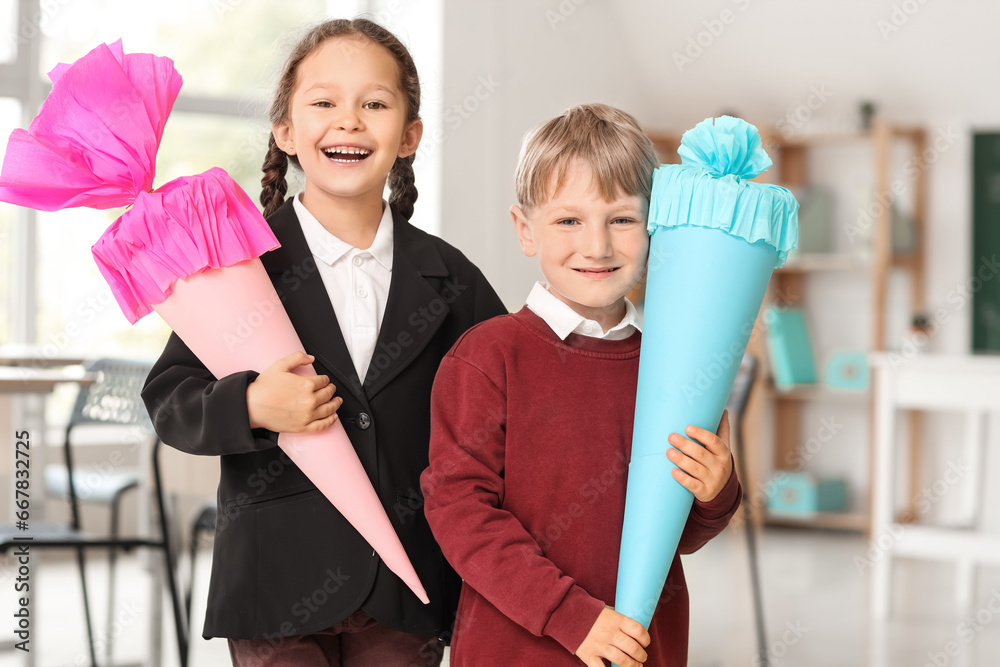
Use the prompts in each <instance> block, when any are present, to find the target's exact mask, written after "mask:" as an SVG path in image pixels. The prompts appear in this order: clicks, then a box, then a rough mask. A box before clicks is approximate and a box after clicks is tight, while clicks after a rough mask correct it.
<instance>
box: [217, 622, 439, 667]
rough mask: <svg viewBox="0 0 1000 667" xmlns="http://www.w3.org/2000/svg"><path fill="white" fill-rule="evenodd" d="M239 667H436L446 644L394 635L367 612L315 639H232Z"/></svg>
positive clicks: (233, 654)
mask: <svg viewBox="0 0 1000 667" xmlns="http://www.w3.org/2000/svg"><path fill="white" fill-rule="evenodd" d="M229 654H230V655H231V656H232V658H233V665H234V667H311V666H312V665H329V667H437V666H438V665H440V664H441V658H442V656H443V655H444V644H443V643H441V642H440V641H439V640H438V639H437V638H435V637H429V636H427V635H413V634H410V633H408V632H400V631H398V630H390V629H389V628H387V627H385V626H383V625H381V624H380V623H378V622H377V621H375V619H373V618H372V617H371V616H369V615H368V614H366V613H365V612H363V611H357V612H355V613H354V614H352V615H351V616H348V617H347V618H346V619H344V620H343V621H341V622H340V623H337V624H336V625H334V626H333V627H331V628H327V629H326V630H322V631H320V632H317V633H315V634H311V635H297V636H294V637H283V638H280V639H274V640H270V641H268V640H253V639H230V640H229Z"/></svg>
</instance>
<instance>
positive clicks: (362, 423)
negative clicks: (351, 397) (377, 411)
mask: <svg viewBox="0 0 1000 667" xmlns="http://www.w3.org/2000/svg"><path fill="white" fill-rule="evenodd" d="M357 424H358V428H360V429H361V430H362V431H364V430H367V429H368V427H369V426H371V425H372V417H371V415H369V414H368V413H367V412H359V413H358V417H357Z"/></svg>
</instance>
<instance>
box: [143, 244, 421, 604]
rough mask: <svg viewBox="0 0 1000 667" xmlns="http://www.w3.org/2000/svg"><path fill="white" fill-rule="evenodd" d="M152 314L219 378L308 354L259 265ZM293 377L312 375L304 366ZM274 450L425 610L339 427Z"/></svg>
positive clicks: (186, 292)
mask: <svg viewBox="0 0 1000 667" xmlns="http://www.w3.org/2000/svg"><path fill="white" fill-rule="evenodd" d="M153 308H154V310H156V312H157V313H159V314H160V317H162V318H163V319H164V321H165V322H166V323H167V324H168V325H169V326H170V328H172V329H173V330H174V332H175V333H176V334H177V335H178V336H180V338H181V340H183V341H184V343H185V344H186V345H187V346H188V347H190V348H191V350H192V351H193V352H194V353H195V354H196V355H198V358H199V359H201V361H202V362H203V363H204V364H205V366H206V367H207V368H208V369H209V370H210V371H212V373H213V374H214V375H215V376H216V377H224V376H226V375H230V374H232V373H236V372H240V371H245V370H254V371H258V372H260V371H263V370H264V369H265V368H267V367H268V366H270V365H271V364H272V363H274V362H275V361H277V360H278V359H281V358H282V357H285V356H287V355H289V354H292V353H293V352H296V351H300V352H305V350H304V348H303V347H302V343H301V342H300V341H299V337H298V335H297V334H296V333H295V329H294V328H293V327H292V323H291V321H289V319H288V315H287V314H286V313H285V309H284V307H283V306H282V305H281V301H280V300H279V299H278V295H277V293H276V292H275V291H274V286H273V285H272V284H271V281H270V279H269V278H268V277H267V272H266V271H265V270H264V267H263V265H262V264H261V263H260V260H259V259H256V258H254V259H249V260H246V261H243V262H240V263H238V264H234V265H232V266H227V267H223V268H220V269H210V270H208V271H204V272H202V273H198V274H195V275H192V276H188V277H187V278H184V279H182V280H178V281H177V282H175V283H174V285H173V293H172V294H171V295H170V296H169V297H168V298H167V300H166V301H164V302H162V303H159V304H156V305H155V306H153ZM209 322H210V323H211V326H206V323H209ZM248 329H249V331H248ZM296 373H298V374H300V375H315V373H316V372H315V370H313V367H312V366H302V367H300V368H299V369H296ZM278 446H279V447H281V449H282V450H284V452H285V453H286V454H288V457H289V458H290V459H291V460H292V461H293V462H294V463H295V465H297V466H298V467H299V469H300V470H302V472H304V473H305V474H306V476H307V477H309V479H310V480H311V481H312V482H313V484H315V485H316V488H318V489H319V490H320V491H321V492H322V493H323V495H324V496H326V498H327V499H328V500H329V501H330V502H331V503H333V505H334V507H336V508H337V510H338V511H339V512H340V513H341V514H343V515H344V518H346V519H347V520H348V521H349V522H350V523H351V525H352V526H354V528H355V529H356V530H357V531H358V532H359V533H360V534H361V536H362V537H364V538H365V540H367V541H368V544H370V545H371V546H372V548H373V549H375V551H376V552H378V555H379V556H380V557H381V558H382V560H383V561H384V562H385V564H386V566H387V567H388V568H389V569H390V570H392V571H393V572H395V573H396V575H397V576H398V577H399V578H400V579H402V580H403V582H404V583H405V584H406V585H407V586H409V587H410V590H412V591H413V593H414V594H415V595H416V596H417V597H418V598H419V599H420V601H421V602H423V603H424V604H427V603H428V599H427V593H426V592H425V591H424V588H423V586H422V585H421V583H420V579H419V577H417V573H416V571H415V570H414V569H413V565H412V564H411V563H410V559H409V557H408V556H407V555H406V551H405V550H404V549H403V545H402V543H400V541H399V537H398V536H397V535H396V531H395V530H394V529H393V527H392V524H391V523H390V522H389V517H388V516H387V515H386V513H385V509H384V508H383V507H382V503H381V501H380V500H379V497H378V495H377V494H376V493H375V489H374V488H372V484H371V481H370V480H369V479H368V475H367V473H366V472H365V469H364V467H363V466H362V465H361V461H360V460H359V459H358V456H357V453H356V452H355V451H354V447H353V446H352V445H351V442H350V440H349V439H348V437H347V433H345V432H344V427H343V425H341V423H340V420H339V419H338V420H337V421H336V422H334V424H333V426H331V427H330V428H328V429H326V430H325V431H321V432H319V433H282V434H280V435H279V436H278Z"/></svg>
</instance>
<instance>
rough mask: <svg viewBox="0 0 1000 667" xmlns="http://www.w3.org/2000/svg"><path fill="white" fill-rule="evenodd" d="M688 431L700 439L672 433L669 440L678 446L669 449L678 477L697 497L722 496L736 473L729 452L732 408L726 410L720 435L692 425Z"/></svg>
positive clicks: (668, 456)
mask: <svg viewBox="0 0 1000 667" xmlns="http://www.w3.org/2000/svg"><path fill="white" fill-rule="evenodd" d="M685 432H686V433H687V435H688V436H690V437H691V438H694V439H695V440H697V442H694V441H692V440H688V439H687V438H682V437H681V436H679V435H678V434H676V433H671V434H670V437H669V438H668V440H670V444H671V445H673V446H674V447H676V449H673V448H671V449H668V450H667V458H668V459H670V460H671V461H672V462H673V464H674V465H675V466H677V468H675V469H674V470H673V475H674V479H676V480H677V481H678V482H680V483H681V485H682V486H683V487H684V488H686V489H687V490H688V491H690V492H691V493H693V494H694V497H695V498H697V499H698V500H700V501H701V502H703V503H707V502H709V501H711V500H714V499H715V497H716V496H717V495H719V492H720V491H722V489H723V487H725V486H726V482H728V481H729V476H730V475H731V474H732V472H733V460H732V455H731V454H730V451H729V411H728V410H726V411H725V412H723V413H722V421H721V422H720V423H719V432H718V434H715V433H710V432H709V431H706V430H705V429H703V428H698V427H697V426H688V427H687V429H685ZM698 443H701V444H698ZM702 445H704V447H703V446H702Z"/></svg>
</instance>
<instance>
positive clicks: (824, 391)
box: [767, 383, 871, 403]
mask: <svg viewBox="0 0 1000 667" xmlns="http://www.w3.org/2000/svg"><path fill="white" fill-rule="evenodd" d="M767 390H768V394H769V395H770V396H771V397H772V398H774V399H776V400H782V401H834V402H838V403H863V402H866V401H867V400H868V397H869V396H870V394H871V392H870V391H869V390H868V389H831V388H830V387H825V386H823V385H818V384H815V385H814V384H798V385H794V386H793V387H792V388H791V389H778V388H777V387H776V386H774V385H773V384H770V383H768V385H767Z"/></svg>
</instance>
